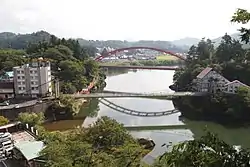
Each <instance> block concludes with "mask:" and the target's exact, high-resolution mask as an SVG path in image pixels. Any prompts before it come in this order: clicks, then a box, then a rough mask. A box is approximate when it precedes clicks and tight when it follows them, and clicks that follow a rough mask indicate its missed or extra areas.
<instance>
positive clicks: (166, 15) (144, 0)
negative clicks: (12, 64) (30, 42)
mask: <svg viewBox="0 0 250 167" xmlns="http://www.w3.org/2000/svg"><path fill="white" fill-rule="evenodd" d="M246 6H250V1H249V0H238V1H234V0H209V1H208V0H207V1H204V0H203V1H202V0H42V1H41V0H1V2H0V24H1V26H0V31H12V32H17V33H27V32H34V31H38V30H42V29H43V30H46V31H48V32H51V33H54V34H55V35H58V36H61V37H62V36H64V37H82V38H87V39H154V40H173V39H178V38H182V37H186V36H190V37H198V38H201V37H210V38H213V37H217V36H220V35H223V34H224V33H225V32H228V33H233V32H236V29H237V28H239V25H237V26H236V25H233V24H231V23H230V18H231V16H232V14H233V13H234V12H235V10H236V8H240V7H241V8H245V7H246Z"/></svg>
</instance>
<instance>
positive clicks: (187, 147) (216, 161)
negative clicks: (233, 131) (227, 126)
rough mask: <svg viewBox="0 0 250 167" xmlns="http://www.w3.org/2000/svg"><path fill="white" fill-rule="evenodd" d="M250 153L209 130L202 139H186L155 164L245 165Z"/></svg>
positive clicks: (185, 166) (189, 166)
mask: <svg viewBox="0 0 250 167" xmlns="http://www.w3.org/2000/svg"><path fill="white" fill-rule="evenodd" d="M249 155H250V152H249V151H247V150H244V149H240V150H237V149H236V148H235V147H233V146H231V145H228V144H227V143H225V142H224V141H222V140H220V139H219V138H218V137H217V136H216V135H213V134H211V133H209V132H208V133H207V135H205V136H203V137H201V138H200V139H196V140H191V141H185V142H183V143H181V144H177V145H175V146H173V149H172V150H171V151H170V152H166V153H165V154H164V155H163V156H161V157H160V158H159V160H158V161H157V162H156V164H155V165H154V166H155V167H193V166H206V167H215V166H220V167H228V166H230V167H243V166H249Z"/></svg>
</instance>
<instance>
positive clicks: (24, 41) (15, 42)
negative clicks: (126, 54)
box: [0, 31, 186, 52]
mask: <svg viewBox="0 0 250 167" xmlns="http://www.w3.org/2000/svg"><path fill="white" fill-rule="evenodd" d="M51 35H52V34H50V33H48V32H46V31H38V32H35V33H31V34H14V33H11V32H3V33H0V48H13V49H26V48H27V46H28V45H29V44H31V43H38V42H40V41H49V40H50V37H51ZM77 40H78V41H79V43H80V45H82V46H94V47H97V48H103V47H111V48H124V47H131V46H148V47H156V48H160V49H165V50H169V51H173V52H185V51H186V50H185V49H183V48H182V47H178V46H176V45H173V44H172V43H171V42H168V41H149V40H148V41H136V42H128V41H121V40H108V41H99V40H84V39H81V38H79V39H77Z"/></svg>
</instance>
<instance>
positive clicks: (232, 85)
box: [224, 80, 249, 93]
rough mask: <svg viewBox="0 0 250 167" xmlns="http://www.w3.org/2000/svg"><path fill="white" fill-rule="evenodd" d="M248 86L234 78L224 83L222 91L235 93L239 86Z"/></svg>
mask: <svg viewBox="0 0 250 167" xmlns="http://www.w3.org/2000/svg"><path fill="white" fill-rule="evenodd" d="M242 86H244V87H249V86H248V85H246V84H244V83H242V82H240V81H238V80H234V81H232V82H229V83H227V84H225V87H224V92H225V93H236V92H237V90H238V88H239V87H242Z"/></svg>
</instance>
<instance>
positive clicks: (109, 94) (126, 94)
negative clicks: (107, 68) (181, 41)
mask: <svg viewBox="0 0 250 167" xmlns="http://www.w3.org/2000/svg"><path fill="white" fill-rule="evenodd" d="M203 95H204V93H201V92H174V93H166V92H160V93H130V92H114V91H108V92H102V93H91V94H73V95H72V94H71V95H70V96H72V97H74V98H75V99H81V98H127V97H135V98H136V97H142V98H161V97H164V98H168V99H172V98H174V97H180V96H203Z"/></svg>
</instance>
